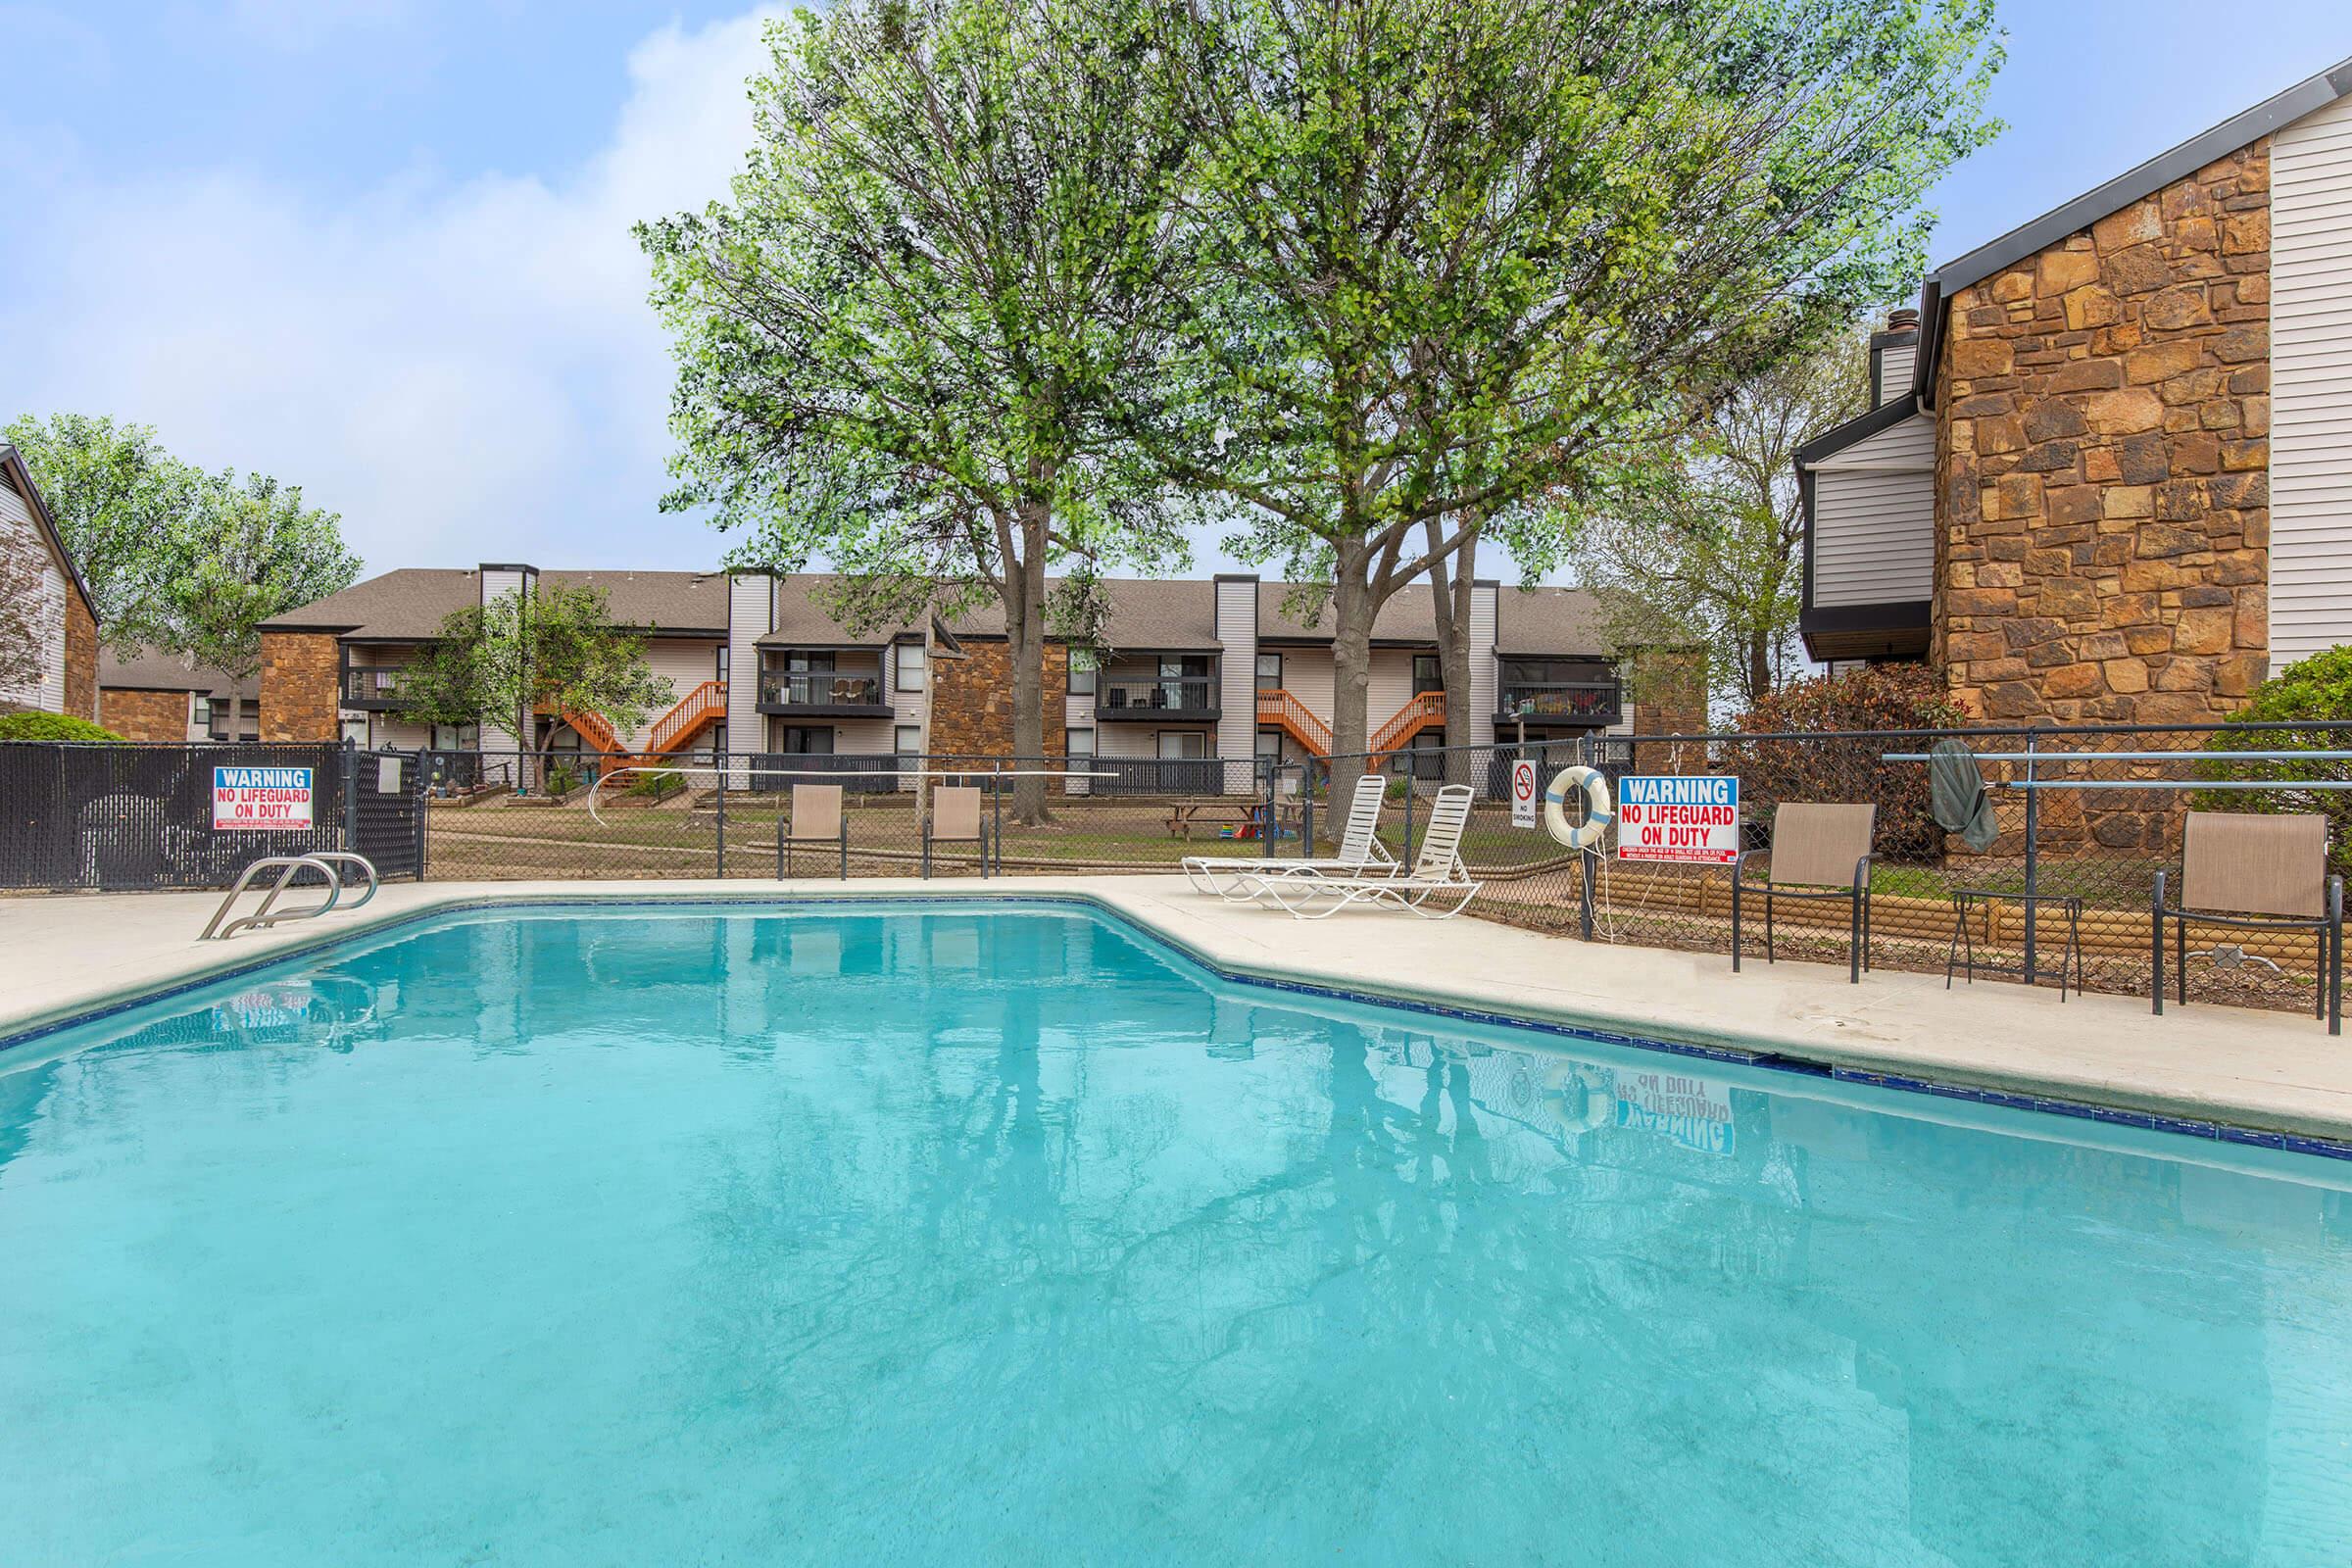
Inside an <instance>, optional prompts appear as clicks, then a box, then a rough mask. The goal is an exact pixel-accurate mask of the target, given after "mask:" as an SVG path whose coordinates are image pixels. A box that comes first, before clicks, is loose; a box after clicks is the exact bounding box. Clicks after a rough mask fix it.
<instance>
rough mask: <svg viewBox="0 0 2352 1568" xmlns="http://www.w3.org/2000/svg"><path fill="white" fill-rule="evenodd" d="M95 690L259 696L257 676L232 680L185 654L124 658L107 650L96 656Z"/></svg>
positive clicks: (260, 687)
mask: <svg viewBox="0 0 2352 1568" xmlns="http://www.w3.org/2000/svg"><path fill="white" fill-rule="evenodd" d="M98 689H99V690H100V691H110V692H203V693H205V694H206V695H207V696H212V697H225V696H229V695H232V694H233V695H235V696H238V697H258V696H259V695H261V690H262V683H261V679H260V677H258V676H248V677H247V678H246V679H244V680H235V679H232V678H231V677H230V675H229V673H228V671H226V670H224V669H215V668H213V667H212V666H210V665H208V664H198V663H195V662H191V661H190V660H189V658H188V656H187V655H185V654H163V653H144V652H143V653H141V654H140V655H139V656H138V657H137V658H135V659H124V658H123V656H122V655H120V654H118V653H116V652H114V651H113V650H112V649H108V650H107V651H105V652H104V653H102V654H100V655H99V656H98Z"/></svg>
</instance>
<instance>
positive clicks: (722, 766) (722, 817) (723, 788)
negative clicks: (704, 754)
mask: <svg viewBox="0 0 2352 1568" xmlns="http://www.w3.org/2000/svg"><path fill="white" fill-rule="evenodd" d="M711 756H712V758H713V759H714V760H716V761H717V763H718V879H719V880H720V881H721V882H724V881H725V880H726V879H727V754H726V753H725V752H713V753H712V754H711Z"/></svg>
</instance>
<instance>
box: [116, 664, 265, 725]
mask: <svg viewBox="0 0 2352 1568" xmlns="http://www.w3.org/2000/svg"><path fill="white" fill-rule="evenodd" d="M261 698H262V684H261V681H260V679H259V678H258V677H255V676H251V675H248V676H245V677H244V678H242V679H240V678H238V677H237V676H234V675H231V674H229V673H228V672H227V671H226V670H222V669H215V668H212V667H210V666H208V665H204V664H199V663H197V662H195V661H194V660H192V659H190V658H188V657H187V656H186V655H184V654H160V653H143V654H140V655H139V656H138V657H136V658H130V659H126V658H124V657H123V656H122V655H120V654H117V653H114V652H112V651H111V650H110V651H108V652H107V653H105V654H103V655H101V656H100V657H99V661H98V722H99V723H101V724H104V725H105V726H106V727H107V728H108V729H111V730H113V731H114V732H115V733H116V734H118V735H120V736H122V737H123V739H124V740H126V741H141V742H145V743H148V744H152V745H169V746H187V745H194V744H198V743H201V742H206V741H254V740H260V739H261V737H262V701H261Z"/></svg>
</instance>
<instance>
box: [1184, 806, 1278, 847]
mask: <svg viewBox="0 0 2352 1568" xmlns="http://www.w3.org/2000/svg"><path fill="white" fill-rule="evenodd" d="M1265 811H1266V809H1265V808H1264V807H1263V806H1228V805H1224V804H1221V803H1219V802H1215V801H1178V802H1176V803H1175V804H1174V805H1172V806H1170V807H1169V808H1168V837H1170V838H1175V837H1177V836H1179V835H1182V836H1183V837H1184V838H1185V839H1187V840H1188V841H1189V840H1190V839H1191V838H1192V836H1193V829H1195V828H1197V827H1215V828H1226V827H1248V828H1254V827H1256V826H1257V825H1258V823H1259V821H1260V820H1261V819H1263V817H1264V816H1265Z"/></svg>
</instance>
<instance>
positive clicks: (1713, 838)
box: [1617, 774, 1740, 865]
mask: <svg viewBox="0 0 2352 1568" xmlns="http://www.w3.org/2000/svg"><path fill="white" fill-rule="evenodd" d="M1617 858H1619V859H1620V860H1662V861H1666V862H1669V863H1672V864H1678V865H1732V864H1736V863H1737V862H1738V861H1739V858H1740V781H1739V779H1737V778H1732V777H1724V776H1718V775H1711V774H1710V775H1702V776H1698V777H1693V778H1678V777H1673V776H1670V775H1658V776H1635V777H1630V778H1624V779H1620V780H1619V781H1618V783H1617Z"/></svg>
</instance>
